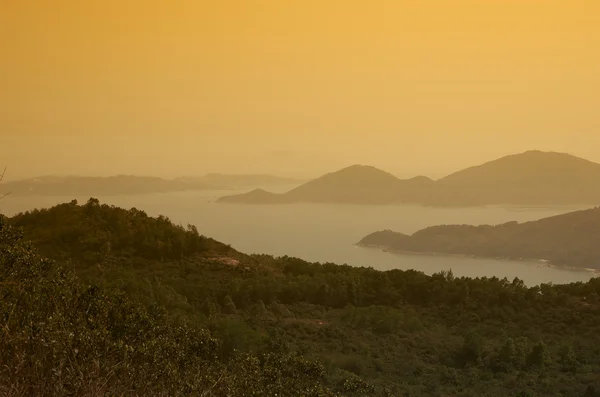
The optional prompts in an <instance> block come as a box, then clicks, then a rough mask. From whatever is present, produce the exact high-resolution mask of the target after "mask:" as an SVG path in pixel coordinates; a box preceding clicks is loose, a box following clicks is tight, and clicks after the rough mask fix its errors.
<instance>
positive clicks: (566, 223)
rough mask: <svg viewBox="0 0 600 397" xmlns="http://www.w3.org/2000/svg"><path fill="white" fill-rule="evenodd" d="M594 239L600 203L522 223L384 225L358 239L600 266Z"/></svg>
mask: <svg viewBox="0 0 600 397" xmlns="http://www.w3.org/2000/svg"><path fill="white" fill-rule="evenodd" d="M598 241H600V208H593V209H589V210H583V211H575V212H570V213H567V214H563V215H558V216H553V217H549V218H544V219H541V220H537V221H532V222H525V223H521V224H519V223H517V222H509V223H505V224H501V225H497V226H490V225H482V226H470V225H442V226H432V227H428V228H426V229H423V230H420V231H418V232H416V233H414V234H413V235H406V234H402V233H396V232H393V231H391V230H384V231H380V232H375V233H372V234H370V235H368V236H366V237H364V238H363V239H362V240H361V241H360V242H359V243H358V244H359V245H361V246H370V247H380V248H384V249H388V250H393V251H403V252H412V253H432V254H460V255H474V256H480V257H492V258H510V259H540V260H542V259H543V260H547V261H549V262H551V263H553V264H557V265H564V266H573V267H585V268H600V246H599V245H598Z"/></svg>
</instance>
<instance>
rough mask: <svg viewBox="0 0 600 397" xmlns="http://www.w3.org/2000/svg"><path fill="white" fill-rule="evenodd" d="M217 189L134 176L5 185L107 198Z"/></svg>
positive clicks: (28, 191)
mask: <svg viewBox="0 0 600 397" xmlns="http://www.w3.org/2000/svg"><path fill="white" fill-rule="evenodd" d="M215 188H218V187H217V186H214V185H211V184H209V183H205V182H185V181H179V180H166V179H162V178H157V177H145V176H131V175H118V176H110V177H80V176H67V177H57V176H44V177H39V178H31V179H23V180H19V181H12V182H7V183H5V184H4V186H3V191H6V192H10V193H11V194H12V195H40V196H90V195H97V196H106V195H121V194H143V193H167V192H175V191H186V190H199V189H215Z"/></svg>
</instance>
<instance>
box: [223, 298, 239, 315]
mask: <svg viewBox="0 0 600 397" xmlns="http://www.w3.org/2000/svg"><path fill="white" fill-rule="evenodd" d="M223 312H224V313H225V314H235V313H236V312H237V308H236V307H235V303H233V300H232V299H231V296H229V295H225V298H224V299H223Z"/></svg>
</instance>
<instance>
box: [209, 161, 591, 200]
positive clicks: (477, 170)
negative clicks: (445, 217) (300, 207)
mask: <svg viewBox="0 0 600 397" xmlns="http://www.w3.org/2000/svg"><path fill="white" fill-rule="evenodd" d="M599 182H600V164H597V163H593V162H591V161H588V160H584V159H581V158H578V157H575V156H572V155H569V154H565V153H556V152H542V151H528V152H524V153H520V154H515V155H510V156H505V157H502V158H500V159H497V160H494V161H490V162H487V163H485V164H482V165H478V166H475V167H470V168H467V169H464V170H461V171H458V172H456V173H453V174H451V175H448V176H446V177H444V178H441V179H439V180H437V181H434V180H432V179H430V178H427V177H425V176H418V177H415V178H412V179H399V178H397V177H395V176H394V175H392V174H390V173H387V172H385V171H382V170H379V169H377V168H375V167H371V166H364V165H353V166H350V167H347V168H344V169H342V170H339V171H337V172H333V173H329V174H326V175H324V176H322V177H320V178H317V179H314V180H312V181H310V182H307V183H305V184H303V185H301V186H299V187H297V188H295V189H292V190H290V191H288V192H286V193H282V194H276V193H271V192H268V191H265V190H262V189H257V190H253V191H250V192H248V193H245V194H241V195H231V196H225V197H221V198H220V199H219V200H218V202H221V203H240V204H284V203H299V202H305V203H335V204H371V205H377V204H419V205H429V206H440V207H444V206H465V207H467V206H482V205H575V204H578V205H580V204H585V205H587V204H595V203H598V202H600V183H599ZM559 186H560V188H558V187H559Z"/></svg>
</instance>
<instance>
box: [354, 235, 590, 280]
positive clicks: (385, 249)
mask: <svg viewBox="0 0 600 397" xmlns="http://www.w3.org/2000/svg"><path fill="white" fill-rule="evenodd" d="M354 245H356V246H358V247H361V248H368V249H378V250H380V251H382V252H387V253H390V254H398V255H420V256H434V257H440V256H445V257H453V258H469V259H491V260H503V261H514V262H527V263H531V264H535V265H536V266H537V267H548V268H552V269H561V270H569V271H584V272H590V273H594V274H597V275H598V276H600V269H595V268H589V267H574V266H567V265H557V264H554V263H551V262H550V261H548V260H546V259H537V258H512V257H493V256H480V255H473V254H454V253H440V252H425V251H409V250H401V249H393V248H390V247H388V246H385V245H379V244H360V243H356V244H354Z"/></svg>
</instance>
